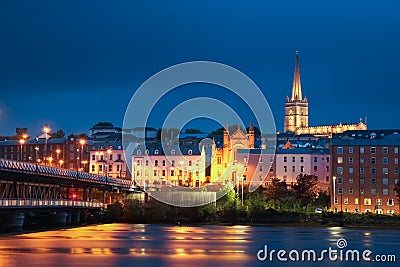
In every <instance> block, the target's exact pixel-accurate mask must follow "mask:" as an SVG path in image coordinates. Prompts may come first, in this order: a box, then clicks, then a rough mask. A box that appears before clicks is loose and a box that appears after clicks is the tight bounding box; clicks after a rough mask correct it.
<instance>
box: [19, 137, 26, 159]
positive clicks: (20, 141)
mask: <svg viewBox="0 0 400 267" xmlns="http://www.w3.org/2000/svg"><path fill="white" fill-rule="evenodd" d="M19 143H20V144H21V158H20V160H21V161H22V145H23V144H24V143H25V140H24V139H21V140H19Z"/></svg>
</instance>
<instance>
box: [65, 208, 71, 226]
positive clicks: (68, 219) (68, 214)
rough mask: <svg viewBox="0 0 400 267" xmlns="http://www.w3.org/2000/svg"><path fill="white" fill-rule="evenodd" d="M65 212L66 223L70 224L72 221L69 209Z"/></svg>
mask: <svg viewBox="0 0 400 267" xmlns="http://www.w3.org/2000/svg"><path fill="white" fill-rule="evenodd" d="M66 213H67V222H66V223H67V225H71V222H72V218H71V217H72V213H71V212H70V211H68V212H66Z"/></svg>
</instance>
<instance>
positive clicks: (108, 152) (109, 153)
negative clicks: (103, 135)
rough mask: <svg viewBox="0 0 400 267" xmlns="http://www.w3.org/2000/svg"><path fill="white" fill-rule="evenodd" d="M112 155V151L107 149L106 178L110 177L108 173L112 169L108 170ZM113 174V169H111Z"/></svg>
mask: <svg viewBox="0 0 400 267" xmlns="http://www.w3.org/2000/svg"><path fill="white" fill-rule="evenodd" d="M111 153H112V150H111V149H107V154H108V158H107V160H106V166H105V168H107V173H106V176H108V172H110V168H108V167H109V165H108V161H109V160H110V159H111ZM111 164H112V162H111ZM111 168H112V165H111ZM111 173H112V169H111Z"/></svg>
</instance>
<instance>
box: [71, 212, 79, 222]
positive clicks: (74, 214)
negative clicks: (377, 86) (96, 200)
mask: <svg viewBox="0 0 400 267" xmlns="http://www.w3.org/2000/svg"><path fill="white" fill-rule="evenodd" d="M80 223H81V211H79V210H74V211H72V212H71V225H80Z"/></svg>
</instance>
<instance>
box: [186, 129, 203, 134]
mask: <svg viewBox="0 0 400 267" xmlns="http://www.w3.org/2000/svg"><path fill="white" fill-rule="evenodd" d="M185 133H186V134H201V133H203V132H202V131H200V130H199V129H194V128H188V129H186V130H185Z"/></svg>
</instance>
